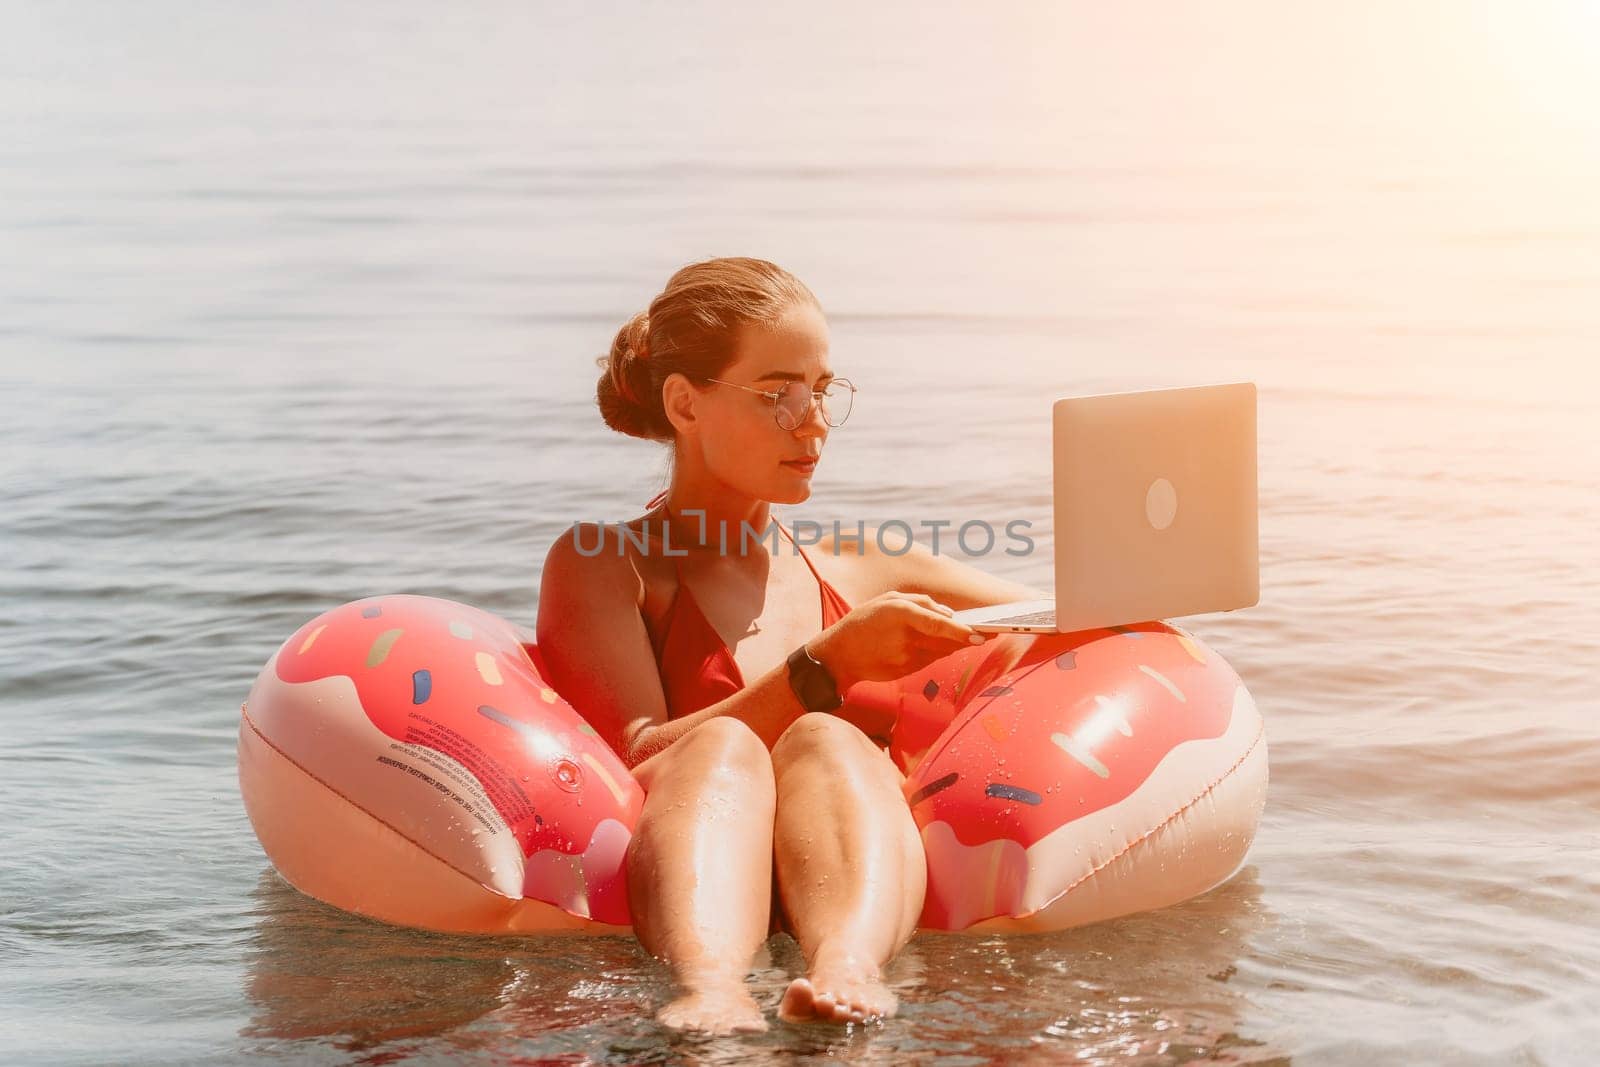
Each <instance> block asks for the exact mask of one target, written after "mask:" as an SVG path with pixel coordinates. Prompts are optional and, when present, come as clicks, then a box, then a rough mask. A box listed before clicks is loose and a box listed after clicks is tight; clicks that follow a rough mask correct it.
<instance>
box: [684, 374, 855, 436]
mask: <svg viewBox="0 0 1600 1067" xmlns="http://www.w3.org/2000/svg"><path fill="white" fill-rule="evenodd" d="M703 380H704V381H708V382H716V383H717V384H718V385H731V386H733V387H734V388H735V389H743V390H744V391H745V392H747V393H755V394H756V395H758V396H764V397H766V398H767V399H768V400H771V401H772V417H773V418H775V419H776V420H777V421H778V427H779V428H780V429H784V430H792V429H794V428H795V427H796V426H799V425H800V424H801V423H802V422H805V421H806V419H807V418H809V417H810V415H811V405H812V404H817V405H818V406H820V407H821V408H822V421H823V422H825V423H827V424H828V425H829V426H843V425H844V420H845V419H848V418H849V417H850V408H851V407H852V406H854V404H855V396H856V387H855V386H854V385H852V384H851V383H850V379H848V378H835V379H833V380H832V381H830V382H829V383H828V384H827V385H825V386H823V387H822V388H821V389H820V390H818V391H817V392H812V391H811V389H810V388H809V387H807V385H806V383H805V382H790V383H789V384H787V385H785V386H784V387H783V388H782V389H779V390H778V391H777V392H775V393H774V392H768V391H767V390H765V389H756V388H754V387H752V386H748V385H740V384H739V383H738V382H728V381H723V380H722V379H721V378H705V379H703Z"/></svg>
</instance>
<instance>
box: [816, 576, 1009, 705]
mask: <svg viewBox="0 0 1600 1067" xmlns="http://www.w3.org/2000/svg"><path fill="white" fill-rule="evenodd" d="M954 614H955V612H954V610H953V609H951V608H949V607H946V606H945V605H944V604H941V603H939V602H938V601H937V600H935V599H933V598H932V597H930V596H928V595H926V594H924V593H901V592H898V591H894V590H891V591H890V592H887V593H882V594H880V595H878V596H875V597H873V598H872V599H871V600H868V601H866V602H864V603H862V604H860V605H859V606H857V607H856V608H854V609H853V610H851V612H850V613H849V614H848V615H846V616H845V617H844V618H842V619H840V620H839V621H838V622H836V623H834V624H833V625H832V626H830V627H828V628H827V629H826V630H823V631H822V633H820V634H818V635H817V636H816V637H814V638H812V639H811V640H810V641H808V642H806V647H807V648H809V649H810V650H811V654H812V655H813V656H814V657H816V659H817V660H818V661H819V662H820V663H821V664H822V665H823V666H824V667H826V668H828V673H829V674H832V675H833V679H834V684H835V686H836V687H837V688H838V690H839V693H840V695H843V694H844V692H845V690H847V689H849V688H850V687H851V686H852V685H854V684H856V683H857V682H876V681H889V680H891V679H895V678H900V677H903V676H905V675H907V674H910V673H911V672H912V671H915V670H919V669H920V668H922V667H926V666H927V665H928V664H930V663H932V662H933V661H934V660H936V659H943V658H944V657H945V656H948V655H949V654H950V653H952V652H954V651H956V650H957V649H959V648H965V647H967V646H968V645H973V644H980V643H982V641H984V640H987V639H988V638H989V637H990V636H992V635H990V634H980V633H978V632H977V631H976V630H974V629H973V628H972V627H970V626H968V625H966V624H965V623H960V622H956V621H955V620H954V619H952V618H951V616H952V615H954ZM974 637H976V638H978V639H979V640H977V641H974V640H973V638H974Z"/></svg>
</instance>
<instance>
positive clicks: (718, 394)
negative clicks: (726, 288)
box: [695, 304, 833, 504]
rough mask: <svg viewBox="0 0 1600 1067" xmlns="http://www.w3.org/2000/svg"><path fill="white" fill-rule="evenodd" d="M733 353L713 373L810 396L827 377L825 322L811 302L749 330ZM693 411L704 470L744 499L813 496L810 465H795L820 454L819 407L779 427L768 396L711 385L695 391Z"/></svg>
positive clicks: (823, 427) (782, 500) (823, 437)
mask: <svg viewBox="0 0 1600 1067" xmlns="http://www.w3.org/2000/svg"><path fill="white" fill-rule="evenodd" d="M737 352H738V355H737V356H736V357H735V359H734V361H733V363H732V364H730V365H729V366H728V368H727V369H726V370H724V371H723V372H722V373H721V374H719V375H717V377H718V378H721V379H722V380H723V381H724V382H735V383H737V384H739V385H744V386H749V387H750V388H752V389H760V390H762V391H763V392H776V391H777V390H779V389H782V388H783V387H784V386H785V385H786V384H788V383H789V382H792V381H800V382H804V383H805V384H806V386H807V388H809V389H811V390H812V391H813V392H815V391H818V390H820V389H822V387H823V386H825V385H827V384H828V382H829V380H831V379H832V377H833V367H832V365H831V364H830V363H829V362H828V324H827V322H826V320H825V319H823V317H822V312H821V311H819V310H818V309H817V308H815V307H812V306H811V305H809V304H802V305H796V306H795V307H793V308H791V309H790V310H789V311H788V312H787V313H786V314H785V315H784V316H783V317H782V318H781V319H780V320H779V321H778V322H777V323H776V324H775V325H773V326H770V327H751V328H747V329H745V330H744V331H743V332H741V334H740V336H739V341H738V346H737ZM695 410H696V412H697V414H698V415H699V417H700V418H701V419H702V420H703V422H702V425H701V435H700V437H701V448H702V452H703V455H704V457H705V462H706V465H707V467H708V468H709V470H710V473H711V474H712V475H714V476H715V477H716V478H718V479H719V480H721V481H722V482H724V483H726V484H727V485H729V486H730V487H732V488H734V489H736V490H738V491H740V492H742V493H744V494H745V495H747V496H750V497H753V498H756V499H760V500H767V501H770V502H772V503H779V504H794V503H799V502H800V501H803V500H805V499H806V498H808V497H809V496H810V495H811V479H812V478H813V477H814V472H815V470H816V467H814V466H813V467H811V468H809V469H808V468H806V467H804V466H794V465H792V464H791V463H790V461H793V460H799V459H808V458H814V457H819V456H820V455H821V454H822V447H823V445H824V444H825V443H826V442H827V439H828V424H827V423H826V422H824V421H823V419H822V410H821V408H820V406H819V405H816V404H813V405H812V406H811V411H810V412H809V413H808V414H807V415H806V417H805V418H804V419H803V420H801V422H800V424H799V425H798V426H796V427H794V428H793V429H790V430H785V429H783V428H782V427H781V426H779V425H778V421H777V419H776V417H775V414H774V411H773V404H772V400H771V398H769V397H765V396H758V395H756V394H755V393H750V392H746V391H745V390H743V389H736V388H734V387H732V386H729V385H721V384H717V383H715V382H708V383H705V384H704V385H702V386H701V387H700V396H699V397H698V399H697V401H696V404H695Z"/></svg>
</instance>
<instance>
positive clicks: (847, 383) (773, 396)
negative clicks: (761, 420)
mask: <svg viewBox="0 0 1600 1067" xmlns="http://www.w3.org/2000/svg"><path fill="white" fill-rule="evenodd" d="M701 380H702V381H707V382H716V383H717V384H718V385H731V386H733V387H734V388H735V389H743V390H744V391H745V392H747V393H755V394H756V395H758V396H764V397H766V398H767V399H768V400H770V401H772V418H773V420H774V421H775V422H777V424H778V429H780V430H794V429H798V428H799V426H800V425H801V423H803V422H805V421H806V420H807V419H809V418H810V417H811V409H812V408H813V407H819V408H821V409H822V421H823V422H824V423H827V425H828V427H829V428H830V429H835V430H836V429H838V428H839V427H840V426H843V425H844V424H845V419H848V418H849V417H850V412H851V411H853V410H855V406H856V398H855V394H856V393H857V392H859V390H858V389H857V388H856V385H855V383H854V382H852V381H851V380H850V379H849V378H831V379H829V381H828V384H827V385H825V386H823V387H822V389H823V390H826V389H831V388H833V387H834V386H836V385H843V386H844V387H845V388H846V389H848V390H850V407H849V408H848V409H846V411H845V413H844V418H843V419H840V420H839V421H838V422H836V423H835V422H828V409H827V407H826V406H824V405H823V404H822V402H821V401H820V400H818V399H817V398H818V397H820V396H823V395H824V393H823V391H822V390H818V389H813V390H811V397H810V399H809V400H808V401H807V403H806V409H805V411H804V412H802V413H801V415H800V418H799V420H798V421H796V422H795V424H794V425H793V426H785V425H784V424H783V420H782V419H780V418H778V413H779V412H780V411H781V410H782V409H781V408H779V407H778V401H779V400H781V399H783V390H781V389H780V390H778V391H777V392H773V391H771V390H767V389H757V388H756V387H755V386H753V385H740V384H739V383H738V382H730V381H725V380H723V379H722V378H703V379H701ZM790 384H791V385H803V384H805V383H803V382H791V383H790ZM785 388H787V386H785Z"/></svg>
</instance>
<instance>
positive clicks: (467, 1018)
mask: <svg viewBox="0 0 1600 1067" xmlns="http://www.w3.org/2000/svg"><path fill="white" fill-rule="evenodd" d="M253 899H254V902H255V907H254V911H255V929H254V934H253V936H252V938H251V940H250V947H249V952H248V960H247V972H246V979H245V992H246V995H247V996H248V998H249V1002H250V1022H249V1024H248V1025H247V1026H245V1027H244V1028H243V1029H242V1030H241V1031H240V1036H241V1037H243V1038H247V1039H251V1040H250V1041H249V1043H248V1045H247V1047H248V1048H249V1049H250V1050H251V1051H252V1052H253V1053H256V1054H270V1053H271V1052H272V1051H273V1050H274V1049H275V1048H279V1047H280V1046H278V1045H276V1044H275V1043H274V1039H283V1040H287V1041H292V1042H294V1043H295V1044H294V1046H293V1048H294V1049H295V1051H294V1053H293V1056H294V1057H295V1058H300V1057H303V1056H304V1055H306V1051H307V1049H308V1048H316V1049H321V1050H323V1051H326V1052H329V1053H334V1052H337V1053H340V1054H347V1055H348V1056H350V1057H351V1058H352V1059H353V1060H354V1061H355V1062H363V1063H365V1062H371V1063H381V1062H389V1061H391V1060H392V1059H394V1058H396V1057H399V1056H406V1055H410V1054H413V1053H419V1054H429V1055H437V1054H444V1053H448V1055H450V1056H451V1057H459V1058H462V1059H466V1060H479V1061H485V1062H489V1061H492V1062H506V1061H507V1059H508V1058H514V1057H516V1056H518V1055H521V1054H524V1053H532V1052H533V1051H534V1050H537V1052H538V1055H539V1057H540V1059H541V1061H542V1062H567V1061H569V1060H570V1061H572V1062H578V1061H580V1060H581V1061H585V1062H601V1063H648V1062H663V1061H666V1060H672V1061H673V1062H688V1063H708V1064H710V1063H736V1062H740V1061H741V1060H743V1059H744V1058H746V1057H749V1056H752V1055H760V1054H763V1053H768V1054H778V1053H782V1054H787V1055H801V1056H810V1055H817V1056H824V1057H826V1056H832V1055H837V1054H841V1053H844V1052H848V1053H849V1055H850V1059H851V1062H855V1063H885V1064H891V1063H904V1062H907V1060H908V1059H912V1058H915V1059H919V1060H928V1061H932V1062H947V1063H959V1062H990V1061H992V1060H996V1059H1011V1058H1014V1057H1017V1056H1025V1055H1026V1054H1027V1053H1028V1052H1029V1050H1034V1051H1036V1052H1039V1053H1041V1054H1043V1053H1048V1054H1049V1055H1050V1056H1051V1057H1053V1058H1061V1059H1069V1058H1070V1059H1071V1060H1072V1062H1076V1063H1087V1064H1111V1063H1126V1062H1129V1059H1130V1057H1139V1058H1140V1060H1139V1061H1140V1062H1146V1063H1187V1062H1191V1061H1197V1060H1207V1061H1212V1062H1215V1061H1218V1060H1221V1061H1223V1062H1234V1063H1268V1062H1286V1057H1284V1055H1283V1053H1282V1052H1281V1051H1280V1050H1274V1049H1272V1048H1270V1047H1269V1046H1268V1045H1266V1044H1264V1043H1263V1042H1261V1041H1258V1040H1255V1039H1252V1038H1250V1037H1246V1036H1243V1035H1241V1033H1240V1032H1239V1031H1240V1026H1239V1020H1240V1017H1241V1015H1242V1014H1244V1013H1245V1011H1246V1010H1247V1008H1248V1003H1247V998H1246V996H1245V995H1244V994H1243V993H1241V992H1239V991H1238V990H1237V989H1236V988H1235V987H1234V986H1233V985H1231V984H1230V981H1231V979H1232V978H1233V977H1234V975H1235V974H1236V973H1237V972H1238V969H1239V966H1240V956H1241V954H1242V952H1243V948H1244V946H1245V944H1246V943H1247V942H1248V941H1249V939H1250V938H1251V937H1253V936H1256V935H1257V934H1258V933H1260V932H1261V930H1262V928H1263V927H1264V926H1266V925H1270V924H1271V922H1272V914H1271V911H1270V909H1268V908H1267V907H1266V906H1265V905H1264V904H1263V903H1262V900H1261V890H1260V886H1259V885H1258V882H1257V874H1256V871H1255V869H1254V868H1252V867H1249V866H1247V867H1245V868H1244V869H1243V870H1242V871H1241V872H1240V873H1239V874H1238V875H1236V876H1235V877H1234V878H1233V879H1231V880H1230V881H1228V882H1227V883H1226V884H1224V885H1222V886H1219V887H1218V888H1217V889H1215V890H1213V891H1212V892H1210V893H1207V894H1205V895H1204V896H1202V897H1199V898H1197V899H1195V900H1191V901H1188V902H1187V903H1184V904H1182V905H1179V906H1177V907H1173V908H1167V909H1164V910H1162V911H1159V912H1154V913H1151V914H1148V915H1141V916H1130V917H1127V918H1124V919H1120V920H1116V921H1113V922H1108V923H1102V924H1099V925H1096V926H1092V927H1085V928H1082V929H1078V930H1067V931H1062V932H1059V933H1054V934H1042V935H1015V936H995V935H965V934H949V935H941V934H919V935H918V936H916V937H915V938H913V939H912V940H911V942H910V943H909V944H908V945H907V946H906V948H905V949H904V951H902V952H901V954H900V955H899V956H898V957H897V958H896V960H895V962H894V963H893V965H892V966H891V967H890V969H889V971H888V974H887V978H888V981H889V984H890V986H891V987H892V988H893V989H894V991H895V994H896V995H897V996H899V997H900V999H901V1012H900V1014H899V1015H898V1016H897V1017H895V1018H893V1019H889V1020H886V1021H885V1022H883V1023H881V1024H877V1025H873V1026H869V1027H855V1028H851V1029H849V1030H848V1031H845V1030H841V1029H839V1028H837V1027H833V1026H827V1025H823V1024H807V1025H801V1026H794V1025H788V1024H784V1023H781V1022H779V1021H778V1020H777V1018H776V1010H777V1005H778V1001H779V999H780V998H781V997H782V994H783V990H784V988H785V987H786V986H787V985H788V983H789V981H790V979H792V978H793V977H794V976H795V975H797V974H799V973H801V965H802V963H803V960H802V958H801V956H800V952H799V946H798V945H796V944H795V942H794V940H793V939H792V938H790V937H789V936H788V935H786V934H779V935H776V936H774V937H773V938H771V939H770V940H769V941H768V942H767V944H766V945H765V946H763V948H762V949H761V951H760V952H759V953H758V954H757V958H756V960H755V963H754V968H753V971H752V975H751V978H750V985H751V987H752V991H753V992H754V994H755V996H756V998H757V1000H758V1001H759V1002H760V1003H761V1004H762V1006H763V1008H765V1009H766V1010H767V1012H768V1018H769V1022H771V1023H772V1024H773V1029H772V1030H771V1031H769V1032H768V1033H767V1034H764V1035H759V1036H754V1037H744V1038H739V1039H737V1040H724V1041H713V1042H705V1041H702V1040H698V1039H695V1038H672V1037H669V1036H667V1035H665V1034H664V1033H662V1032H661V1031H659V1030H658V1029H657V1028H656V1027H655V1026H654V1025H653V1024H652V1023H651V1022H650V1017H651V1015H652V1014H653V1012H654V1011H655V1010H656V1009H657V1008H659V1007H660V1005H661V1004H663V1003H664V1002H665V1000H666V998H668V997H669V996H670V995H671V992H672V990H671V987H670V984H669V983H668V982H667V980H666V970H665V967H664V966H663V965H662V964H660V963H659V962H658V961H656V960H653V959H651V958H650V957H649V956H648V955H647V954H646V953H644V951H643V950H642V949H641V948H640V947H639V946H638V943H637V942H636V941H635V940H634V939H632V938H623V937H603V938H587V937H570V938H550V937H528V938H485V937H455V936H449V935H441V934H430V933H423V932H418V931H409V930H401V929H397V928H394V927H390V926H385V925H383V924H380V923H374V922H369V921H367V920H364V919H360V918H357V917H354V916H350V915H346V914H345V913H343V912H340V911H338V910H336V909H333V908H329V907H327V906H325V905H322V904H320V903H318V902H316V901H314V900H311V899H310V898H308V897H305V896H303V895H301V894H300V893H298V892H296V891H295V890H294V889H292V888H291V887H290V886H288V884H287V883H285V882H284V881H283V880H282V879H281V878H279V877H278V876H277V875H276V874H273V873H271V872H267V873H264V874H263V875H262V876H261V879H260V882H259V883H258V885H257V887H256V889H255V892H254V893H253Z"/></svg>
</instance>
